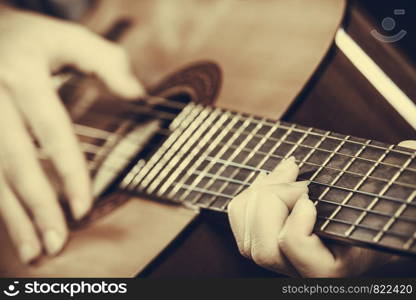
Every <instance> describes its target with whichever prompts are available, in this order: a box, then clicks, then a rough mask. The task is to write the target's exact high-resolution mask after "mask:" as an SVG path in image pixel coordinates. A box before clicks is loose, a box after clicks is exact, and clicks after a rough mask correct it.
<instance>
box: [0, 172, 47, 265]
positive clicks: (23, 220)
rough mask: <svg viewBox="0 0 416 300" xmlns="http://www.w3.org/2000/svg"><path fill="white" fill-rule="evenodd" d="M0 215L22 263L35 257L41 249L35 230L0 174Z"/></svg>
mask: <svg viewBox="0 0 416 300" xmlns="http://www.w3.org/2000/svg"><path fill="white" fill-rule="evenodd" d="M0 215H1V218H2V220H3V222H4V224H5V226H6V230H7V232H8V234H9V237H10V238H11V240H12V242H13V245H14V246H15V248H16V249H17V252H18V254H19V258H20V260H21V261H22V262H23V263H29V262H31V261H33V260H34V259H35V258H37V257H38V256H39V255H40V254H41V251H42V246H41V243H40V241H39V239H38V237H37V234H36V230H35V228H34V227H33V224H32V222H31V220H30V218H29V216H28V215H27V214H26V212H25V210H24V208H23V207H22V205H21V204H20V203H19V200H18V199H17V198H16V196H15V195H14V193H13V191H12V190H11V189H10V188H9V186H8V184H7V182H6V181H5V180H4V178H3V176H1V175H0Z"/></svg>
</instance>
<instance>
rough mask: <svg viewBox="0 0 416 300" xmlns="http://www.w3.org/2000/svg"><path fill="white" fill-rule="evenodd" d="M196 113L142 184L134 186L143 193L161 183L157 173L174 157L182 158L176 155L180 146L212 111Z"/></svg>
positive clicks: (203, 110)
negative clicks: (156, 183)
mask: <svg viewBox="0 0 416 300" xmlns="http://www.w3.org/2000/svg"><path fill="white" fill-rule="evenodd" d="M200 107H201V110H199V111H198V115H197V117H196V118H195V119H194V120H193V121H192V122H191V123H190V124H189V125H188V127H187V128H186V129H185V130H184V131H183V133H182V134H181V135H180V136H179V137H178V139H177V140H176V141H175V142H174V143H173V144H172V145H171V146H170V148H169V149H168V151H166V153H165V154H164V155H163V156H162V157H161V158H160V160H159V161H158V162H157V163H156V164H155V165H154V167H153V168H152V170H151V171H150V172H149V173H148V174H147V176H146V177H144V178H143V180H142V182H141V183H140V184H139V185H137V186H136V188H139V189H140V190H142V191H144V190H146V189H147V187H148V186H149V185H150V184H151V182H153V181H157V182H161V180H163V178H161V177H159V176H157V175H158V174H159V172H160V171H161V170H162V169H163V168H164V167H165V166H166V165H167V163H168V162H169V161H170V160H171V159H172V158H173V156H174V155H179V156H181V157H182V156H183V153H180V152H179V153H178V150H179V149H180V148H181V146H182V145H184V144H185V143H186V141H188V139H189V138H190V136H191V135H192V134H193V133H194V132H195V131H196V130H197V129H198V126H199V125H200V124H201V123H202V122H203V121H204V120H205V119H206V118H207V117H208V116H209V114H210V112H211V111H212V109H211V108H208V109H207V108H203V107H202V106H200Z"/></svg>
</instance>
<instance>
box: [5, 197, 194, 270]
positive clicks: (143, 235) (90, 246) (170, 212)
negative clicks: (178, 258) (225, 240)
mask: <svg viewBox="0 0 416 300" xmlns="http://www.w3.org/2000/svg"><path fill="white" fill-rule="evenodd" d="M195 215H196V212H195V211H192V210H189V209H185V208H181V207H174V206H168V205H162V204H160V203H156V202H151V201H147V200H140V199H137V198H134V199H131V200H130V201H129V202H127V203H126V204H125V205H123V206H122V207H120V208H118V209H117V210H116V211H114V212H113V213H111V214H110V215H108V216H106V217H105V218H102V219H99V220H97V221H96V222H95V223H94V224H93V225H91V226H89V227H87V228H85V229H81V230H78V231H76V232H73V233H72V234H71V237H70V239H69V242H68V244H67V246H66V247H65V248H64V250H63V252H62V253H61V254H60V255H58V256H56V257H53V258H43V259H41V260H40V261H38V262H37V263H36V264H34V265H32V266H27V265H23V264H21V263H20V262H19V260H18V258H17V257H16V255H15V252H14V249H13V248H11V245H10V243H9V241H8V238H7V237H6V234H5V233H4V228H3V226H0V236H1V240H2V249H1V261H0V275H1V276H2V277H14V276H18V277H132V276H135V275H136V274H137V273H138V272H139V271H140V270H141V269H143V268H144V267H145V266H146V265H147V264H148V263H149V262H150V261H151V260H153V259H154V258H155V256H156V255H157V254H158V253H160V252H161V251H162V250H163V249H164V248H165V246H166V245H167V244H168V243H169V242H170V241H171V240H172V239H173V238H174V237H176V235H177V234H178V233H179V232H181V230H182V229H183V228H184V227H185V226H187V225H188V223H189V222H190V221H191V220H193V218H194V217H195Z"/></svg>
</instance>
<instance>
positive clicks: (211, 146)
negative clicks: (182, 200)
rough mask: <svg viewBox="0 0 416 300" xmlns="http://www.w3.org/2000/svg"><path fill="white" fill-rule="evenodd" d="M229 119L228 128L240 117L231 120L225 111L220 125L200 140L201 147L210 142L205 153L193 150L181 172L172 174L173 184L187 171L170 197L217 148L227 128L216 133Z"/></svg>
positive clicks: (170, 193)
mask: <svg viewBox="0 0 416 300" xmlns="http://www.w3.org/2000/svg"><path fill="white" fill-rule="evenodd" d="M227 120H229V122H228V124H227V125H226V128H232V127H233V126H234V125H235V124H236V123H237V121H238V118H235V117H234V118H232V119H231V120H230V119H229V114H228V113H225V114H222V116H221V117H220V119H219V120H218V122H216V125H217V124H218V126H212V127H211V128H210V129H209V131H208V133H207V134H206V136H207V137H208V138H207V139H205V137H204V138H203V139H202V140H201V141H200V143H199V146H200V149H202V148H203V147H204V146H205V145H206V144H208V143H209V146H208V148H207V149H206V150H205V151H204V152H203V153H198V152H194V151H192V153H191V155H189V156H188V160H184V161H183V162H182V163H181V165H180V166H179V167H178V169H180V170H181V171H180V172H177V174H172V176H171V177H170V178H169V182H170V183H171V184H172V183H173V182H174V181H175V180H176V178H177V176H179V175H180V173H181V172H183V171H184V170H185V168H186V170H187V171H186V173H185V174H184V176H182V178H181V179H180V181H179V182H178V181H176V182H177V183H176V184H175V185H174V187H173V188H172V190H171V191H170V192H169V194H168V195H167V196H166V197H167V198H168V199H170V198H174V195H175V194H176V193H177V191H178V190H179V189H180V186H181V184H182V182H183V183H185V182H186V180H187V178H188V177H189V176H190V175H191V174H192V172H193V170H195V169H197V168H198V166H199V165H200V164H201V163H202V162H203V161H204V160H205V156H207V153H210V152H211V151H212V150H214V149H215V147H216V146H217V144H218V143H219V142H220V141H221V140H222V139H223V137H224V136H225V135H226V134H227V130H223V131H221V132H220V133H219V134H216V133H217V131H218V128H219V127H220V126H221V124H224V123H225V122H226V121H227ZM215 134H216V136H215V138H214V140H213V141H210V138H211V137H212V136H214V135H215ZM196 154H198V159H197V160H196V161H195V163H193V164H192V165H191V166H188V165H189V164H190V162H191V160H192V159H194V157H195V155H196ZM167 188H168V187H166V188H165V187H162V188H161V190H160V191H159V192H158V195H159V196H162V195H163V194H164V193H165V191H166V189H167Z"/></svg>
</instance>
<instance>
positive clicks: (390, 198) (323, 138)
mask: <svg viewBox="0 0 416 300" xmlns="http://www.w3.org/2000/svg"><path fill="white" fill-rule="evenodd" d="M188 107H189V106H188ZM179 119H180V118H178V119H177V120H179ZM275 126H276V124H275ZM289 131H290V128H289ZM101 133H105V132H101ZM288 133H290V132H286V135H287V134H288ZM329 133H330V132H327V133H326V134H325V135H323V136H322V138H321V140H320V142H322V141H324V140H325V137H326V136H327V135H328V134H329ZM281 141H283V142H286V141H284V138H283V139H281ZM318 144H319V142H318ZM230 147H232V146H230ZM314 149H319V148H316V145H315V147H314V148H312V150H314ZM292 150H293V149H292ZM242 151H249V152H251V151H253V149H247V148H245V149H242ZM259 152H260V151H257V153H259ZM260 153H261V152H260ZM267 154H270V153H266V155H267ZM310 154H311V153H308V155H307V156H306V157H305V158H304V159H303V161H302V162H301V163H300V166H301V165H302V164H303V163H306V164H311V165H317V164H313V163H309V162H305V160H307V157H308V156H309V155H310ZM271 157H279V158H280V157H281V156H278V155H274V154H271ZM317 166H319V165H317ZM326 168H331V167H326ZM331 169H333V170H339V169H336V168H331ZM143 173H144V172H142V173H141V174H143ZM349 173H351V174H356V175H361V174H358V173H354V172H349ZM368 178H370V176H369V177H368ZM373 178H374V179H378V178H377V177H373ZM378 180H380V179H378ZM316 183H317V184H320V183H319V182H316ZM397 184H400V183H397ZM329 187H335V188H342V187H337V186H329ZM342 189H345V188H342ZM347 190H348V189H347ZM367 194H368V195H370V196H373V195H374V194H371V193H367ZM383 198H384V199H387V200H391V201H396V202H398V201H400V202H401V200H400V199H395V198H392V197H389V198H386V197H383Z"/></svg>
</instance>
